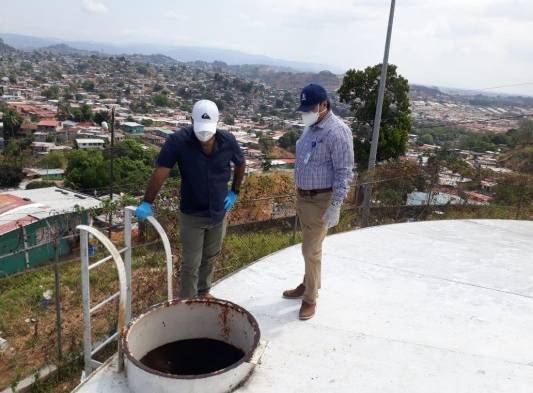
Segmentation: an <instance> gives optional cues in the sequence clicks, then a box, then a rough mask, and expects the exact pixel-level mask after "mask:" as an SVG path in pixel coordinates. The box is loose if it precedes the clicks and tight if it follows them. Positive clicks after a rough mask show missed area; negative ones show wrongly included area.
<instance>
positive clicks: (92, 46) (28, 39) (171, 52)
mask: <svg viewBox="0 0 533 393" xmlns="http://www.w3.org/2000/svg"><path fill="white" fill-rule="evenodd" d="M0 37H1V38H3V39H4V40H5V42H6V43H8V44H10V45H12V46H14V47H15V48H17V49H21V50H32V49H40V48H43V47H50V46H55V45H58V44H65V45H67V46H70V47H72V48H76V49H79V50H86V51H91V52H102V53H106V54H110V55H121V54H133V53H138V54H143V55H151V54H153V53H161V54H163V55H166V56H169V57H172V58H174V59H175V60H178V61H183V62H191V61H196V60H202V61H207V62H213V61H217V60H220V61H223V62H225V63H227V64H231V65H237V64H265V65H272V66H280V67H287V68H291V69H293V70H294V71H306V72H318V71H323V70H327V69H330V70H332V71H333V72H336V73H342V72H343V71H342V70H339V69H336V68H335V67H331V66H327V65H323V64H314V63H306V62H299V61H291V60H284V59H276V58H272V57H268V56H264V55H256V54H249V53H245V52H241V51H237V50H232V49H217V48H204V47H192V46H177V45H176V46H172V45H158V44H146V43H138V44H120V45H119V44H107V43H98V42H88V41H69V40H60V39H56V38H41V37H33V36H26V35H20V34H9V33H0Z"/></svg>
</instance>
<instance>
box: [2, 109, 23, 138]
mask: <svg viewBox="0 0 533 393" xmlns="http://www.w3.org/2000/svg"><path fill="white" fill-rule="evenodd" d="M22 120H23V119H22V116H21V115H20V114H19V113H18V112H17V111H16V110H15V109H13V108H11V107H8V106H6V107H5V109H4V117H3V120H2V121H3V123H4V138H5V139H6V142H8V141H9V140H10V139H11V138H15V137H16V136H17V135H18V131H19V130H20V125H21V124H22Z"/></svg>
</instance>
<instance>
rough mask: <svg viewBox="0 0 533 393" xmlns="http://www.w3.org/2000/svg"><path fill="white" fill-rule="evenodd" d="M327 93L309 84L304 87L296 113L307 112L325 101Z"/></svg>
mask: <svg viewBox="0 0 533 393" xmlns="http://www.w3.org/2000/svg"><path fill="white" fill-rule="evenodd" d="M327 99H328V93H327V91H326V89H324V88H323V87H322V86H320V85H317V84H314V83H311V84H309V85H307V86H305V87H304V88H303V89H302V92H301V93H300V106H299V107H298V109H296V111H297V112H309V111H310V110H311V109H313V108H314V107H315V106H317V105H318V104H320V103H321V102H324V101H327Z"/></svg>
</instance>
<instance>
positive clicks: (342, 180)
mask: <svg viewBox="0 0 533 393" xmlns="http://www.w3.org/2000/svg"><path fill="white" fill-rule="evenodd" d="M332 142H333V143H332V144H331V148H332V150H331V158H332V161H333V170H334V179H333V197H332V200H331V203H332V205H335V206H340V205H342V202H343V201H344V198H346V195H347V194H348V189H349V187H350V183H351V181H352V179H353V167H354V153H353V139H352V135H351V132H349V131H348V130H338V131H337V133H336V136H335V138H333V140H332Z"/></svg>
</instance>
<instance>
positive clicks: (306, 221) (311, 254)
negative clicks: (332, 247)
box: [296, 192, 332, 304]
mask: <svg viewBox="0 0 533 393" xmlns="http://www.w3.org/2000/svg"><path fill="white" fill-rule="evenodd" d="M331 194H332V193H331V192H324V193H321V194H316V195H313V196H300V195H298V196H297V198H296V213H297V214H298V220H299V221H300V225H301V227H302V235H303V240H302V254H303V257H304V261H305V275H304V280H303V284H304V285H305V292H304V296H303V299H304V300H305V301H306V302H307V303H311V304H315V303H316V298H317V297H318V290H319V289H320V285H321V279H320V275H321V272H320V270H321V264H322V242H323V241H324V238H325V237H326V234H327V232H328V229H327V228H326V226H325V224H324V220H322V216H323V215H324V213H325V212H326V209H327V208H328V206H329V204H330V202H331Z"/></svg>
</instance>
